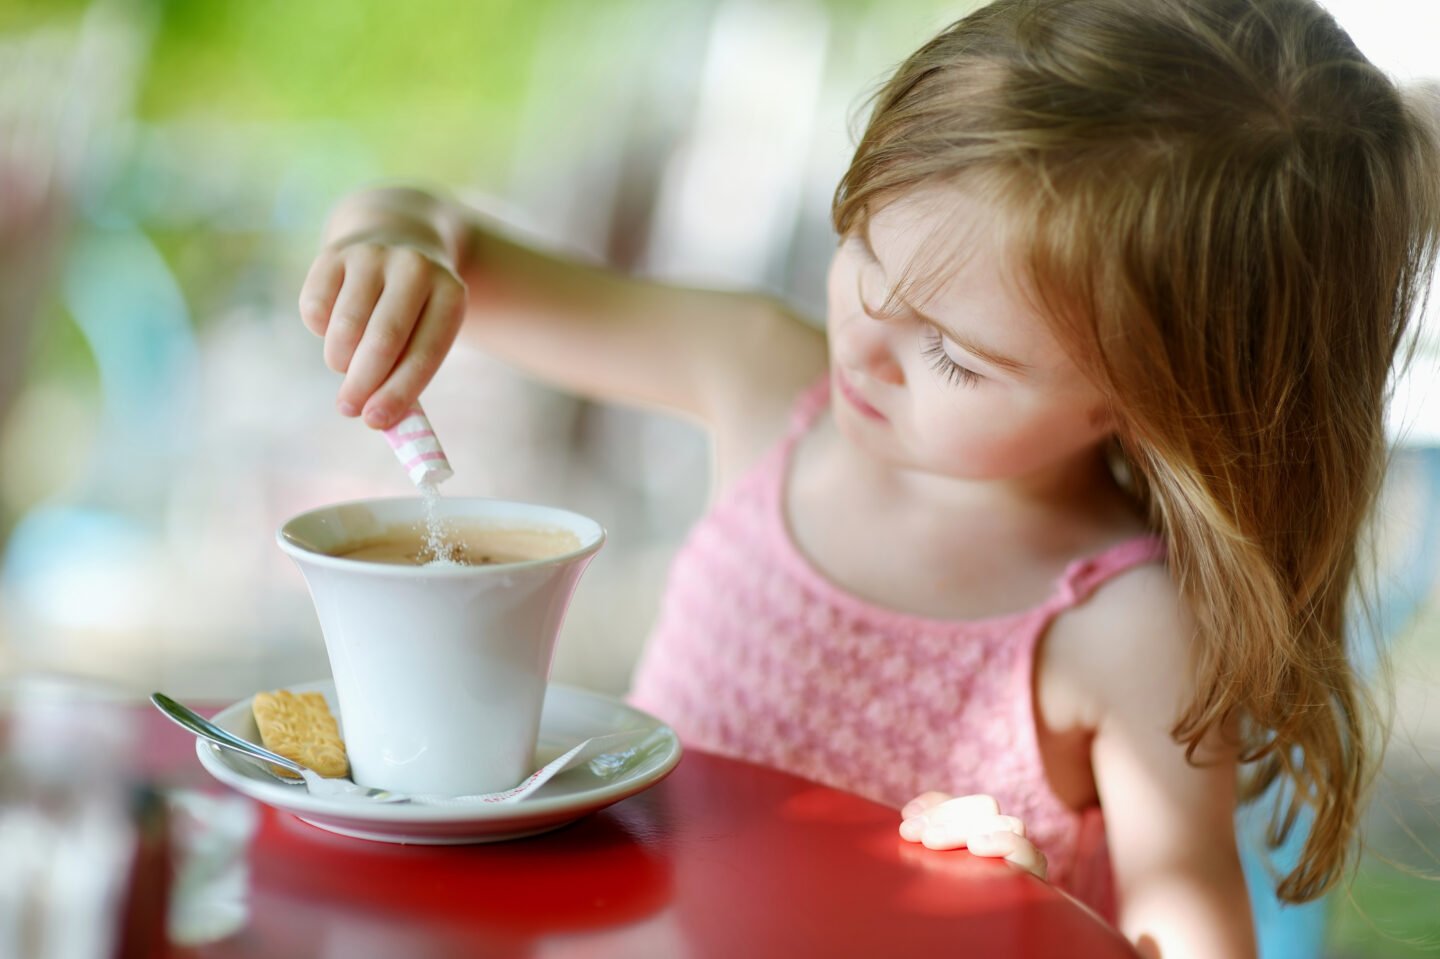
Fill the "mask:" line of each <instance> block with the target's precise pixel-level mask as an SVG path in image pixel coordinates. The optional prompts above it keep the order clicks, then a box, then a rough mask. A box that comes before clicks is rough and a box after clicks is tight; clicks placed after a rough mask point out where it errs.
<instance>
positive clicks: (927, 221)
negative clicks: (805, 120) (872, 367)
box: [865, 184, 1029, 305]
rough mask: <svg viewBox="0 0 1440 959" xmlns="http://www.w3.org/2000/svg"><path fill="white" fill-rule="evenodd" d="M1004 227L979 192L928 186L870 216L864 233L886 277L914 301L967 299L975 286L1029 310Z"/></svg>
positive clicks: (997, 210)
mask: <svg viewBox="0 0 1440 959" xmlns="http://www.w3.org/2000/svg"><path fill="white" fill-rule="evenodd" d="M1009 227H1010V223H1009V218H1008V216H1007V214H1006V212H1005V211H1004V210H1003V209H1001V208H1000V206H999V204H997V203H994V202H990V201H987V200H985V199H984V198H983V197H982V196H981V195H980V194H979V192H978V191H977V190H975V189H973V188H964V187H960V186H955V185H951V184H926V185H922V186H919V187H915V188H913V189H912V190H910V191H909V192H907V193H905V194H904V195H902V196H900V197H897V198H896V199H894V200H891V201H890V202H888V203H886V204H885V205H884V206H882V207H880V208H879V209H877V210H876V211H874V213H872V214H871V216H870V217H869V219H868V221H867V223H866V225H865V230H866V238H867V240H868V241H869V244H870V247H871V249H872V250H873V251H874V252H875V255H876V257H877V258H878V259H880V261H881V262H882V263H883V264H884V266H885V267H886V273H887V279H888V280H889V282H890V283H892V284H895V285H896V286H897V287H898V292H900V294H901V295H902V296H904V298H905V299H907V300H909V301H910V302H912V303H916V304H917V305H918V304H920V303H927V304H943V303H944V301H946V300H950V299H955V298H957V297H959V298H965V297H970V296H973V295H974V293H975V291H976V287H977V283H979V284H983V285H985V286H993V287H994V291H993V292H994V293H996V294H997V295H998V294H1001V293H1004V294H1006V295H1008V296H1010V297H1013V298H1015V299H1017V300H1018V301H1021V302H1023V303H1025V304H1027V305H1028V303H1029V297H1028V296H1026V295H1025V289H1026V285H1025V284H1024V283H1023V282H1022V280H1023V274H1022V272H1021V270H1020V269H1018V268H1017V267H1018V264H1019V258H1018V257H1017V256H1015V255H1014V240H1013V237H1014V234H1013V231H1012V230H1011V229H1010V228H1009Z"/></svg>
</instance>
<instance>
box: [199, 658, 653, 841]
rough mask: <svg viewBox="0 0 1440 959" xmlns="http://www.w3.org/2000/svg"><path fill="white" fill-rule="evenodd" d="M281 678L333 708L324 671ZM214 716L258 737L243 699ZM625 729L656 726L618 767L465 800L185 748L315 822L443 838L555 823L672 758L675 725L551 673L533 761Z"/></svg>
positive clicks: (344, 831) (260, 796) (353, 832)
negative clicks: (308, 785) (422, 798)
mask: <svg viewBox="0 0 1440 959" xmlns="http://www.w3.org/2000/svg"><path fill="white" fill-rule="evenodd" d="M288 688H289V689H290V690H291V691H292V692H297V693H300V692H309V691H311V690H315V691H318V692H320V693H321V694H323V695H324V697H325V700H326V702H328V703H329V705H330V711H331V712H333V713H334V714H335V715H336V716H339V715H340V710H339V708H338V706H337V704H336V700H335V684H334V683H333V682H332V681H330V680H328V679H326V680H320V681H317V682H311V683H299V684H297V685H294V686H290V687H288ZM214 722H215V724H216V725H218V726H221V727H222V728H224V729H227V730H229V731H230V732H232V733H234V734H235V735H237V736H239V737H241V738H242V739H248V740H250V741H251V742H255V743H258V742H259V741H260V733H259V730H257V729H256V727H255V718H254V716H252V715H251V713H250V700H249V699H243V700H241V701H240V702H238V703H235V704H234V705H231V706H227V707H226V708H224V709H222V710H221V711H220V712H219V713H217V714H215V716H214ZM628 729H652V730H655V731H656V732H657V733H659V735H658V736H656V737H654V738H653V739H652V741H653V742H654V743H655V745H654V746H653V747H652V748H651V749H650V750H649V751H648V752H647V753H646V754H644V755H642V756H640V757H638V758H637V759H636V761H633V762H630V763H627V764H626V767H625V768H623V769H621V770H620V771H619V772H616V773H614V774H612V775H608V776H601V775H596V774H595V773H594V772H593V771H592V770H591V769H590V768H589V767H588V766H579V767H576V768H575V769H571V770H568V771H566V772H563V773H561V774H560V775H558V776H556V777H555V778H554V779H552V780H550V781H549V782H548V783H546V784H545V785H543V786H541V787H540V788H539V789H538V790H536V791H535V792H534V793H533V794H531V795H530V796H527V797H526V798H524V799H522V800H520V801H518V802H515V803H506V804H496V805H485V806H476V807H474V808H471V807H461V808H457V807H453V806H421V805H409V804H404V803H400V804H381V803H377V804H374V805H370V804H360V803H356V802H354V801H349V802H347V801H344V800H334V799H324V798H321V797H318V796H312V795H310V794H309V793H308V792H306V791H305V787H304V786H303V785H295V786H290V785H286V784H285V783H281V782H278V781H276V780H275V779H272V778H270V777H269V776H267V775H266V774H265V773H264V772H262V771H261V770H260V769H259V768H257V767H256V766H254V765H253V764H252V763H251V762H250V761H249V760H246V759H243V758H241V757H240V756H238V755H237V754H235V753H233V752H230V751H229V750H224V749H220V748H219V747H217V746H214V745H212V744H210V743H209V742H207V741H205V740H203V739H196V740H195V754H196V755H197V756H199V757H200V763H201V765H203V766H204V767H205V769H206V771H208V772H209V773H210V775H212V776H214V777H215V778H216V779H218V780H220V781H221V782H222V783H224V784H225V785H227V786H229V787H231V788H232V789H236V790H238V791H239V792H242V793H244V794H245V795H247V796H249V797H250V798H252V799H255V800H258V801H259V802H262V803H265V804H266V805H269V806H274V807H275V808H276V809H281V810H284V811H285V812H288V813H293V814H294V815H296V816H298V817H299V818H300V819H303V820H304V821H305V822H308V823H310V824H311V825H313V826H318V827H320V828H321V829H327V830H329V831H330V832H334V833H339V834H340V835H342V836H354V837H356V838H358V839H373V840H376V841H377V842H398V843H425V844H429V845H453V844H459V843H472V842H494V841H496V840H500V839H517V838H519V837H521V836H531V835H534V834H535V833H540V832H545V831H547V830H550V829H555V828H557V827H559V826H563V825H565V824H566V823H569V822H573V821H574V820H576V819H579V818H580V817H581V816H584V815H586V814H587V813H591V812H594V811H595V810H597V809H603V808H605V807H606V806H608V805H610V804H611V803H616V802H619V801H620V800H622V799H624V798H626V797H627V796H633V795H634V794H635V793H637V792H640V791H641V790H643V789H646V788H648V787H649V786H652V785H654V784H655V783H657V782H659V781H660V780H661V779H663V778H665V776H666V775H667V774H668V773H669V772H670V770H672V769H674V768H675V764H676V763H678V762H679V761H680V740H679V739H678V738H677V737H676V735H675V731H674V730H672V729H671V728H670V727H669V726H666V725H665V724H664V723H662V722H660V721H659V720H658V719H656V718H655V717H653V716H650V715H648V714H647V713H643V712H641V711H640V710H638V709H634V708H632V707H630V706H627V705H626V704H625V703H623V702H620V701H619V700H618V699H613V698H611V697H609V696H604V695H601V694H600V693H592V692H589V691H586V690H582V689H575V688H573V687H570V686H560V685H556V684H554V683H552V684H551V685H550V687H549V689H548V690H547V692H546V695H545V709H544V712H543V713H542V714H541V717H540V742H539V745H538V747H537V748H536V751H535V767H536V768H537V769H538V768H539V767H540V766H542V765H544V764H545V763H547V762H549V761H550V760H551V759H554V758H555V757H557V756H559V755H560V754H561V753H563V752H565V751H566V750H567V749H569V748H570V747H571V746H574V745H576V744H578V743H580V742H582V741H584V740H586V739H589V738H591V737H592V736H601V735H604V734H606V733H615V732H622V731H624V730H628ZM342 733H343V729H342Z"/></svg>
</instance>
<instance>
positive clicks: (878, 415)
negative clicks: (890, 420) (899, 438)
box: [835, 369, 885, 420]
mask: <svg viewBox="0 0 1440 959" xmlns="http://www.w3.org/2000/svg"><path fill="white" fill-rule="evenodd" d="M835 386H836V387H837V388H839V390H840V395H841V396H843V397H845V399H846V400H848V401H849V403H850V405H851V406H853V407H855V409H857V410H859V411H860V413H861V415H863V416H868V417H869V418H870V419H872V420H884V419H885V414H884V413H882V412H880V411H879V410H877V409H876V408H875V407H873V406H871V405H870V404H869V403H867V402H865V397H863V396H861V395H860V392H859V391H858V390H856V389H855V387H853V386H851V385H850V383H849V381H848V380H846V379H845V374H844V373H842V372H840V371H839V370H838V369H837V370H836V371H835Z"/></svg>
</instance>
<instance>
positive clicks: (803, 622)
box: [630, 381, 1164, 919]
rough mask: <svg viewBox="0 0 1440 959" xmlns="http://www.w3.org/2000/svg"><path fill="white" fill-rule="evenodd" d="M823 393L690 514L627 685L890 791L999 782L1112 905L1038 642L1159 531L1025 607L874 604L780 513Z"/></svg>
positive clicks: (847, 786) (644, 703) (1148, 553)
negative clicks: (1040, 707)
mask: <svg viewBox="0 0 1440 959" xmlns="http://www.w3.org/2000/svg"><path fill="white" fill-rule="evenodd" d="M828 400H829V391H828V381H827V382H822V383H819V384H816V386H814V387H812V388H811V389H809V390H807V391H806V392H805V393H804V394H802V395H801V397H800V399H799V401H798V403H797V405H796V409H795V413H794V416H793V418H792V422H791V426H790V429H789V431H788V433H787V435H786V436H785V437H784V438H783V439H782V440H781V441H780V443H778V444H777V445H776V446H775V447H774V448H773V449H772V450H771V451H770V452H769V453H768V454H767V455H766V456H765V457H764V458H763V459H762V461H761V462H760V463H759V464H758V465H757V466H756V467H755V468H754V469H753V470H752V471H751V472H750V473H748V474H747V475H745V476H744V477H742V479H741V480H740V481H739V482H738V483H737V484H736V485H735V486H734V488H733V489H731V490H730V491H729V492H728V493H727V495H725V496H724V497H723V499H722V500H721V501H720V502H718V503H717V504H716V505H715V506H714V508H713V509H712V510H711V511H710V512H709V513H708V514H707V515H706V516H705V517H704V518H702V519H701V521H700V522H699V523H698V524H697V525H696V526H695V528H694V529H693V530H692V531H691V533H690V535H689V537H688V538H687V539H686V541H685V544H684V545H683V546H682V548H681V549H680V551H679V553H678V554H677V555H676V557H675V560H674V563H673V564H672V566H671V569H670V577H669V582H668V587H667V589H666V593H665V597H664V600H663V603H662V607H661V611H660V615H659V619H658V622H657V624H656V627H655V630H654V633H653V635H652V636H651V638H650V642H649V645H648V646H647V647H646V650H645V654H644V655H643V656H642V658H641V661H640V665H639V667H638V669H637V671H636V675H635V679H634V684H633V689H632V691H631V694H630V700H631V702H633V703H634V704H635V705H636V706H638V707H640V708H641V709H644V710H646V711H648V712H651V713H653V714H655V715H656V716H658V717H660V718H662V719H663V720H665V721H666V722H667V723H670V724H671V725H672V726H673V727H674V728H675V730H676V731H677V733H678V734H679V735H680V738H681V740H682V741H683V742H685V743H686V744H687V745H690V746H694V747H696V748H699V749H704V750H707V751H710V752H715V753H720V754H723V755H727V756H734V757H738V758H741V759H746V760H749V761H751V762H756V763H761V764H764V765H769V766H774V767H777V768H780V769H783V770H785V771H787V772H790V773H794V774H796V775H799V776H803V777H806V778H809V779H812V780H815V781H817V782H821V783H824V784H826V785H829V786H834V787H836V788H839V789H844V790H847V791H849V792H854V793H858V794H859V795H862V796H866V797H869V798H871V799H874V800H877V801H879V802H882V803H886V804H889V805H892V806H896V807H899V806H901V805H903V804H904V803H906V802H908V801H909V800H910V799H913V798H914V797H915V796H917V795H919V794H920V793H922V792H925V791H926V790H931V789H938V790H942V791H945V792H949V793H954V794H957V795H961V794H967V793H977V792H984V793H990V794H991V795H993V796H995V797H996V799H997V800H998V801H999V803H1000V809H1001V811H1002V812H1004V813H1007V814H1009V815H1013V816H1018V817H1019V818H1020V819H1021V820H1022V821H1024V823H1025V826H1026V830H1027V834H1028V835H1029V836H1030V837H1031V839H1032V840H1033V841H1034V842H1035V844H1036V845H1037V846H1038V847H1039V848H1040V849H1041V851H1042V852H1044V853H1045V856H1046V859H1047V860H1048V863H1049V874H1050V879H1051V881H1052V882H1054V883H1055V884H1056V885H1058V886H1060V887H1061V888H1064V889H1066V890H1067V891H1069V892H1071V893H1072V894H1073V895H1075V896H1076V897H1077V898H1079V899H1081V900H1082V901H1085V902H1086V903H1088V904H1089V905H1090V906H1091V907H1092V908H1094V909H1095V910H1096V911H1097V912H1099V913H1100V914H1101V915H1103V916H1105V917H1106V918H1109V919H1113V918H1114V914H1115V904H1114V895H1113V889H1112V884H1111V882H1110V865H1109V857H1108V854H1107V851H1106V848H1105V840H1104V826H1103V822H1102V820H1101V816H1100V810H1099V808H1098V807H1095V808H1091V809H1086V810H1083V811H1076V810H1073V809H1071V808H1070V807H1069V806H1067V805H1066V804H1065V803H1064V802H1062V801H1061V800H1060V799H1059V797H1057V796H1056V795H1055V793H1054V792H1053V791H1052V790H1051V788H1050V785H1049V781H1048V780H1047V778H1046V775H1045V770H1044V766H1043V762H1042V759H1041V755H1040V749H1039V742H1038V739H1037V736H1036V727H1035V713H1034V694H1033V692H1032V690H1033V688H1034V683H1033V672H1034V664H1035V653H1036V649H1037V646H1038V643H1039V641H1040V639H1041V637H1042V636H1043V635H1044V633H1045V630H1046V628H1047V627H1048V625H1049V624H1050V622H1051V621H1052V620H1054V618H1055V617H1056V616H1057V615H1059V614H1060V613H1062V612H1063V611H1065V610H1067V609H1069V608H1071V607H1073V606H1076V605H1078V604H1080V603H1082V602H1084V601H1085V599H1086V598H1087V597H1088V596H1089V595H1090V594H1091V593H1092V592H1093V591H1094V590H1095V589H1096V588H1098V587H1099V586H1100V585H1101V584H1103V583H1104V582H1105V581H1106V580H1108V579H1110V578H1111V577H1113V576H1116V575H1117V574H1119V573H1121V572H1124V571H1125V570H1128V569H1131V568H1132V567H1134V566H1137V565H1139V564H1142V563H1153V562H1158V561H1161V560H1162V559H1163V556H1164V544H1163V542H1162V541H1161V540H1160V539H1158V538H1157V537H1153V536H1145V537H1141V538H1138V539H1133V540H1129V541H1126V542H1122V543H1120V544H1118V545H1116V546H1113V547H1111V548H1109V549H1106V550H1104V551H1103V552H1101V553H1099V554H1097V555H1094V556H1091V557H1088V558H1084V559H1080V560H1077V561H1075V562H1074V563H1071V564H1070V566H1069V567H1068V568H1067V569H1066V570H1065V573H1064V575H1063V576H1062V577H1061V579H1060V581H1059V582H1058V583H1057V584H1056V587H1055V590H1054V592H1053V593H1052V594H1051V596H1050V597H1049V598H1048V599H1046V600H1045V601H1044V602H1043V603H1041V604H1040V605H1038V606H1036V607H1034V608H1032V609H1028V610H1025V611H1023V612H1018V613H1012V614H1007V615H1003V616H996V617H991V618H988V619H983V620H968V621H967V620H942V619H933V618H928V617H924V616H915V615H910V614H907V613H903V612H898V611H896V610H892V609H885V608H883V607H880V606H876V605H873V604H871V603H869V602H866V601H865V600H862V599H860V598H858V597H856V596H854V595H852V594H850V593H847V592H845V591H844V590H842V589H840V588H839V587H837V586H836V585H834V584H833V583H831V582H830V581H828V580H827V579H826V578H825V577H824V576H822V575H821V574H820V573H819V572H818V571H817V570H816V569H815V568H814V567H813V566H812V565H811V564H810V563H809V561H808V560H807V559H806V558H805V557H804V556H803V555H802V554H801V553H800V552H799V550H798V548H797V547H796V546H795V544H794V542H793V541H792V540H791V538H790V535H789V531H788V528H787V525H786V521H785V515H784V483H785V477H786V476H787V475H788V473H789V469H788V467H789V462H790V458H791V453H792V451H793V450H794V447H795V444H796V441H797V440H798V439H799V438H800V437H801V436H802V435H803V434H804V433H805V432H806V431H807V430H808V429H809V428H810V426H811V425H812V424H813V423H814V421H815V419H816V418H817V417H818V416H819V415H820V414H821V413H822V412H823V411H824V409H825V407H826V405H827V403H828ZM897 825H898V822H897Z"/></svg>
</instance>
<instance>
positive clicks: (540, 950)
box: [137, 706, 1136, 959]
mask: <svg viewBox="0 0 1440 959" xmlns="http://www.w3.org/2000/svg"><path fill="white" fill-rule="evenodd" d="M137 708H138V707H137ZM145 709H147V710H149V712H150V714H151V715H150V716H149V717H147V719H146V720H145V723H146V725H145V730H146V736H145V740H146V751H147V762H148V764H149V766H150V769H151V771H152V773H153V774H155V775H157V776H158V777H159V778H160V780H161V781H162V782H165V783H169V784H175V785H185V786H204V787H207V788H208V787H210V786H216V784H214V783H213V781H211V780H210V779H209V777H208V776H207V775H206V774H205V772H204V770H203V769H202V768H201V767H200V764H199V762H198V761H197V760H196V759H195V753H194V739H193V738H192V737H191V736H189V735H187V734H186V733H185V732H184V731H183V730H180V729H178V728H176V727H174V726H172V725H170V724H169V723H168V722H167V721H166V720H164V719H163V718H162V717H160V716H159V714H158V713H155V712H154V710H150V709H149V707H148V706H147V707H145ZM216 788H219V787H218V786H216ZM262 812H263V814H262V816H261V819H260V827H259V831H258V833H257V835H256V836H255V840H254V843H253V845H252V847H251V850H250V898H249V906H250V909H249V919H248V924H247V926H246V927H245V928H244V929H243V930H242V931H241V932H239V933H237V934H235V935H233V936H231V937H229V938H227V939H224V940H221V941H219V942H215V943H212V944H209V945H205V946H201V947H195V948H191V949H186V950H181V951H177V953H176V956H177V959H198V957H205V959H211V957H214V959H221V957H227V959H228V957H252V956H253V957H267V959H269V957H289V956H297V957H298V956H324V957H332V956H333V957H337V959H338V957H346V959H365V957H371V956H376V957H378V956H385V957H390V956H396V957H399V956H404V957H406V959H421V957H425V959H428V957H440V956H452V955H456V956H459V955H465V956H480V955H483V956H542V955H543V956H547V957H549V956H557V957H566V956H585V957H612V956H613V957H627V959H628V957H643V956H664V957H672V956H673V957H697V959H699V957H710V956H715V957H725V959H731V957H742V956H743V957H747V959H748V957H768V956H777V957H778V956H785V957H791V956H886V957H901V956H910V955H914V956H926V957H931V956H934V955H936V954H940V955H974V956H986V957H1006V956H1013V957H1034V956H1065V957H1071V959H1081V957H1096V959H1107V957H1115V959H1134V957H1135V955H1136V953H1135V952H1134V951H1133V950H1132V949H1131V948H1130V946H1129V944H1128V943H1127V942H1126V941H1125V940H1124V939H1123V938H1122V937H1121V936H1120V935H1119V934H1118V933H1117V932H1115V931H1114V930H1113V929H1111V928H1110V927H1109V926H1107V925H1106V924H1105V923H1103V922H1102V921H1101V920H1100V919H1098V918H1097V917H1095V916H1094V915H1093V914H1092V913H1090V912H1089V911H1087V910H1086V909H1085V908H1084V907H1083V906H1081V905H1079V904H1078V903H1076V902H1075V901H1074V900H1072V899H1070V898H1069V897H1067V896H1066V895H1064V894H1063V893H1061V892H1059V891H1058V890H1056V889H1055V888H1053V887H1051V886H1049V885H1047V884H1045V883H1043V882H1040V881H1039V880H1037V879H1035V878H1034V877H1033V876H1030V875H1029V874H1027V873H1024V872H1021V871H1020V870H1019V869H1017V868H1014V867H1012V866H1010V865H1009V864H1008V863H1004V862H999V861H993V860H982V859H978V858H976V857H974V856H971V855H970V854H969V853H968V852H964V851H949V852H936V851H932V850H928V849H925V848H923V847H920V846H916V845H914V844H912V843H908V842H905V841H903V840H902V839H900V838H899V835H898V834H897V832H896V830H897V827H898V824H899V821H898V816H897V814H896V812H895V811H894V810H892V809H889V808H887V807H885V806H881V805H878V804H876V803H873V802H870V801H868V800H865V799H861V798H859V797H857V796H854V795H851V794H848V793H843V792H839V791H837V790H834V789H830V788H828V787H825V786H820V785H817V784H815V783H813V782H809V781H807V780H803V779H799V778H797V777H795V776H790V775H787V774H785V773H782V772H777V771H775V770H771V769H767V768H763V767H760V766H755V765H752V764H749V763H744V762H739V761H736V760H732V759H726V758H722V757H719V756H715V755H711V754H707V753H703V752H700V751H697V750H693V749H692V750H689V751H687V752H686V754H685V756H684V758H683V759H682V760H681V761H680V765H679V766H678V767H677V768H676V769H675V771H674V772H673V773H671V774H670V776H669V777H668V778H666V779H665V780H664V781H662V782H660V783H659V784H657V785H656V786H654V787H652V788H651V789H649V790H647V791H645V792H643V793H640V794H639V795H637V796H633V797H631V798H629V799H626V800H624V801H622V802H620V803H617V804H616V805H614V806H611V807H609V808H607V809H605V810H602V811H601V812H598V813H595V814H593V815H590V816H587V817H586V818H584V819H582V820H580V821H579V822H577V823H574V824H573V825H570V826H567V827H564V828H562V829H559V830H557V831H555V832H551V833H547V834H545V835H542V836H536V837H531V838H528V839H520V840H513V841H510V842H502V843H492V844H485V845H472V846H400V845H391V844H386V843H375V842H367V841H365V840H358V839H346V838H343V837H340V836H336V835H332V834H330V833H328V832H324V831H322V830H320V829H317V828H315V827H313V826H310V825H307V824H306V823H303V822H301V821H300V820H298V819H295V818H294V817H292V816H290V815H288V814H286V813H279V812H276V811H274V810H272V809H269V808H265V809H263V810H262Z"/></svg>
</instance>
